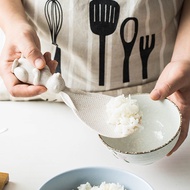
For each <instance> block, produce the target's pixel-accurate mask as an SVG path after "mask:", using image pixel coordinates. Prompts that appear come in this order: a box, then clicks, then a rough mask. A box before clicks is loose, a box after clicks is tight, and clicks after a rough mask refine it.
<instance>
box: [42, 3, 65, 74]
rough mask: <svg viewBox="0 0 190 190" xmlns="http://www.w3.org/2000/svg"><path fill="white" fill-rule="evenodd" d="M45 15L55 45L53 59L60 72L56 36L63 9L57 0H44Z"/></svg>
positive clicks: (60, 24) (59, 56)
mask: <svg viewBox="0 0 190 190" xmlns="http://www.w3.org/2000/svg"><path fill="white" fill-rule="evenodd" d="M44 13H45V17H46V20H47V23H48V26H49V30H50V33H51V39H52V44H54V45H55V46H56V51H55V56H54V60H56V61H57V62H58V66H57V68H56V71H57V72H59V73H61V49H60V48H59V46H58V44H57V36H58V34H59V32H60V30H61V27H62V24H63V10H62V7H61V4H60V3H59V1H58V0H48V1H46V4H45V7H44Z"/></svg>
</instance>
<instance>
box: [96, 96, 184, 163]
mask: <svg viewBox="0 0 190 190" xmlns="http://www.w3.org/2000/svg"><path fill="white" fill-rule="evenodd" d="M114 98H115V100H114V99H113V100H112V101H113V104H112V107H110V105H109V112H110V110H114V114H115V115H112V120H113V121H114V122H115V123H117V125H121V124H122V126H124V127H123V128H126V127H127V128H128V127H129V126H130V127H131V126H132V125H131V123H130V122H128V121H131V120H129V118H127V119H125V120H124V119H123V117H124V116H125V117H129V116H130V117H133V118H135V119H136V118H140V119H139V120H138V123H135V125H133V126H132V129H133V128H134V126H137V127H135V128H134V129H135V130H133V132H132V133H129V134H128V135H127V136H126V137H124V138H109V137H105V136H102V135H99V137H100V139H101V141H102V142H103V144H104V145H105V146H106V147H107V148H108V149H109V150H111V152H112V153H113V154H114V156H115V157H117V158H119V159H122V160H124V161H125V162H127V163H133V164H140V165H147V164H152V163H154V162H156V161H158V160H160V159H162V158H163V157H165V156H166V155H167V154H168V153H169V152H170V151H171V150H172V149H173V147H174V146H175V144H176V142H177V140H178V138H179V135H180V130H181V122H182V118H181V114H180V111H179V109H178V107H177V106H176V105H175V104H174V103H173V102H172V101H170V100H169V99H164V100H162V101H154V100H152V99H151V98H150V96H149V94H133V95H130V99H132V100H133V101H132V103H133V102H135V105H136V106H137V107H138V109H136V108H135V112H134V111H133V112H131V113H132V114H131V115H130V114H128V112H129V111H125V109H124V108H123V107H126V106H123V102H124V101H123V97H114ZM114 101H117V103H115V102H114ZM132 103H131V104H132ZM121 107H122V109H121ZM126 110H128V109H126ZM125 112H127V114H126V113H125ZM134 114H138V117H137V116H135V115H134ZM109 115H110V113H109ZM133 120H134V119H133ZM116 121H117V122H116ZM118 121H119V122H118ZM133 123H134V122H133ZM119 127H120V126H119ZM120 128H121V127H120ZM120 131H121V130H120ZM130 131H131V130H130Z"/></svg>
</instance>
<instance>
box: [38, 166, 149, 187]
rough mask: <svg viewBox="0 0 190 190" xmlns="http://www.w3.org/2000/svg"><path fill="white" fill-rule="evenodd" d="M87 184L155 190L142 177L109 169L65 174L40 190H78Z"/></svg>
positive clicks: (81, 170)
mask: <svg viewBox="0 0 190 190" xmlns="http://www.w3.org/2000/svg"><path fill="white" fill-rule="evenodd" d="M87 182H89V183H90V184H91V185H92V186H99V185H100V184H101V183H102V182H106V183H119V184H120V185H123V186H124V187H125V188H126V189H127V190H129V189H130V190H153V189H152V187H151V186H150V185H149V184H148V183H147V182H146V181H144V180H143V179H141V178H140V177H138V176H136V175H134V174H132V173H129V172H127V171H123V170H119V169H115V168H107V167H86V168H78V169H74V170H70V171H67V172H64V173H62V174H59V175H57V176H55V177H54V178H52V179H50V180H49V181H48V182H46V183H45V184H44V185H43V186H42V187H41V188H40V190H77V187H78V186H79V185H80V184H85V183H87Z"/></svg>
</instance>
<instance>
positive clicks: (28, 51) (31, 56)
mask: <svg viewBox="0 0 190 190" xmlns="http://www.w3.org/2000/svg"><path fill="white" fill-rule="evenodd" d="M36 38H37V37H32V36H31V35H28V36H26V40H25V41H24V42H23V43H21V44H20V50H21V52H22V55H23V56H24V57H25V58H26V59H28V60H29V62H30V63H31V64H33V65H34V66H35V67H36V68H37V69H43V68H44V67H45V65H46V62H45V59H44V57H43V55H42V53H41V50H40V42H39V39H36Z"/></svg>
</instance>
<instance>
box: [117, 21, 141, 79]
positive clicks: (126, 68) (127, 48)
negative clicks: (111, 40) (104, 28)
mask: <svg viewBox="0 0 190 190" xmlns="http://www.w3.org/2000/svg"><path fill="white" fill-rule="evenodd" d="M129 22H134V34H133V37H132V40H131V41H130V40H129V41H128V39H126V35H125V32H126V30H125V28H126V27H127V26H126V25H127V24H128V23H129ZM137 33H138V20H137V19H136V18H135V17H129V18H126V19H125V20H124V21H123V23H122V25H121V29H120V35H121V41H122V44H123V48H124V54H125V57H124V61H123V82H129V81H130V77H129V58H130V55H131V52H132V49H133V46H134V44H135V40H136V38H137Z"/></svg>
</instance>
